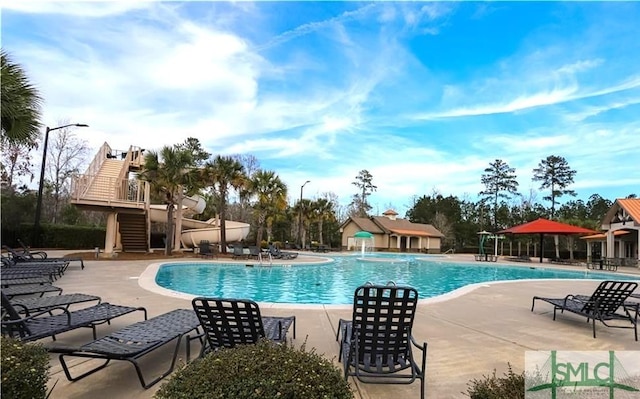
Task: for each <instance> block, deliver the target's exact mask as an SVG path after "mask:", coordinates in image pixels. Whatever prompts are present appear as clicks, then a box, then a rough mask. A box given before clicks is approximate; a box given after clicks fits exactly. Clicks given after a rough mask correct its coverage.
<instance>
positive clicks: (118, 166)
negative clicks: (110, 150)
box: [84, 159, 124, 201]
mask: <svg viewBox="0 0 640 399" xmlns="http://www.w3.org/2000/svg"><path fill="white" fill-rule="evenodd" d="M123 165H124V161H121V160H118V159H105V160H104V161H103V163H102V166H101V167H100V171H99V172H98V175H97V176H95V177H94V179H93V181H92V182H91V186H89V189H88V190H87V192H86V193H85V194H84V198H94V199H99V200H103V201H107V200H111V199H113V196H114V190H115V188H114V187H115V183H116V181H117V179H118V176H119V175H120V171H121V170H122V167H123Z"/></svg>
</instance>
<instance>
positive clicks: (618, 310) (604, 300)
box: [531, 281, 638, 341]
mask: <svg viewBox="0 0 640 399" xmlns="http://www.w3.org/2000/svg"><path fill="white" fill-rule="evenodd" d="M637 287H638V283H634V282H631V281H603V282H602V283H600V285H598V288H596V290H595V291H594V292H593V294H591V295H590V296H586V295H567V296H566V297H564V298H543V297H538V296H534V297H533V301H532V303H531V311H532V312H533V308H534V306H535V303H536V300H541V301H545V302H548V303H550V304H552V305H553V320H555V319H556V311H557V310H560V311H561V312H564V311H565V310H566V311H568V312H571V313H575V314H578V315H581V316H585V317H586V318H587V322H588V321H589V320H591V321H592V325H593V338H595V337H596V320H598V321H600V322H602V324H604V325H605V326H606V327H614V328H633V331H634V335H635V339H636V341H637V340H638V325H637V323H638V320H637V319H636V318H635V317H634V316H632V315H631V313H630V312H629V309H630V308H631V307H632V306H633V305H631V304H629V303H625V301H626V300H627V298H629V296H630V295H631V294H632V293H633V291H634V290H635V289H636V288H637ZM635 310H636V314H637V313H638V305H637V304H636V305H635ZM614 320H618V321H628V322H629V323H630V324H631V325H630V326H622V325H611V324H607V322H609V321H614Z"/></svg>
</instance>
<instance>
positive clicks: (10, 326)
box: [2, 292, 147, 341]
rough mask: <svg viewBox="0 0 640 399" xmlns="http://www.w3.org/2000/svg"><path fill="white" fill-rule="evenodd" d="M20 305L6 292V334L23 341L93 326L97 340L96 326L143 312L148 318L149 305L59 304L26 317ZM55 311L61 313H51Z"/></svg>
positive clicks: (94, 336) (4, 308) (4, 322)
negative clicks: (71, 308) (80, 306)
mask: <svg viewBox="0 0 640 399" xmlns="http://www.w3.org/2000/svg"><path fill="white" fill-rule="evenodd" d="M16 308H19V306H16V307H14V306H13V305H12V303H11V301H10V300H9V298H8V297H7V296H6V295H5V293H4V292H2V334H4V335H8V336H10V337H12V338H17V339H20V340H21V341H35V340H37V339H40V338H45V337H51V338H52V339H54V340H55V338H56V335H58V334H61V333H63V332H67V331H71V330H75V329H77V328H81V327H88V328H91V330H92V331H93V339H95V338H96V326H97V325H99V324H104V323H109V322H110V321H111V320H112V319H115V318H116V317H120V316H124V315H126V314H129V313H132V312H135V311H142V312H144V318H145V320H146V318H147V310H146V309H145V308H142V307H137V308H136V307H131V306H121V305H112V304H110V303H106V302H105V303H101V304H98V305H95V306H91V307H88V308H84V309H79V310H74V311H71V312H70V311H69V310H67V309H65V308H64V307H56V308H49V309H47V310H44V311H40V312H37V313H29V312H26V315H25V316H23V315H21V314H20V313H19V310H18V309H16ZM23 310H24V309H23ZM52 312H59V314H55V315H51V313H52Z"/></svg>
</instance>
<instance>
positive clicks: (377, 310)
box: [340, 285, 427, 399]
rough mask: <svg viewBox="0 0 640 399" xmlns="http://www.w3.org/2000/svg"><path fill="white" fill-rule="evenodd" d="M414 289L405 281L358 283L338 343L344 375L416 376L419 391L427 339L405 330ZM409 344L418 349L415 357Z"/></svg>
mask: <svg viewBox="0 0 640 399" xmlns="http://www.w3.org/2000/svg"><path fill="white" fill-rule="evenodd" d="M417 303H418V292H417V291H416V290H415V289H414V288H411V287H401V286H392V285H385V286H383V285H363V286H361V287H358V288H357V289H356V291H355V293H354V298H353V316H352V320H351V322H350V323H345V330H344V331H343V335H342V341H341V343H340V347H341V355H342V356H341V360H342V363H343V366H344V376H345V378H348V377H349V376H353V377H356V378H357V379H358V380H359V381H362V382H365V383H373V384H411V383H413V382H414V381H415V380H416V379H419V380H420V398H422V399H424V394H425V392H424V391H425V373H426V359H427V343H426V342H425V343H423V344H418V343H417V342H416V340H415V339H414V337H413V336H412V335H411V330H412V327H413V320H414V317H415V313H416V306H417ZM413 348H416V349H417V350H418V351H420V352H421V359H420V360H419V361H416V359H415V358H414V355H413Z"/></svg>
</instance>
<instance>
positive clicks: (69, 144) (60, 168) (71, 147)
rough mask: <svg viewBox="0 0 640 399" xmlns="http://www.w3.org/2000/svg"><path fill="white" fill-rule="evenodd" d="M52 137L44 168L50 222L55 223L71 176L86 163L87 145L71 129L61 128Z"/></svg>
mask: <svg viewBox="0 0 640 399" xmlns="http://www.w3.org/2000/svg"><path fill="white" fill-rule="evenodd" d="M66 123H68V122H64V121H62V122H61V123H60V125H64V124H66ZM52 136H53V137H51V138H50V140H51V142H50V144H49V146H48V147H49V148H47V165H46V166H47V179H48V180H49V182H50V183H49V186H50V187H51V195H52V201H53V203H52V206H51V208H50V209H51V210H52V212H51V213H50V214H51V221H52V222H53V223H56V222H57V220H58V214H59V212H60V208H61V203H62V202H63V201H65V200H66V198H67V197H68V195H69V192H70V189H71V187H70V185H71V176H73V175H74V174H76V173H79V171H80V168H81V167H82V166H83V164H84V163H85V162H86V158H87V154H88V153H89V145H88V143H87V141H86V140H83V139H81V138H79V137H78V136H77V135H76V134H75V133H74V131H73V127H66V128H62V129H60V130H59V131H57V132H56V134H53V135H52Z"/></svg>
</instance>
